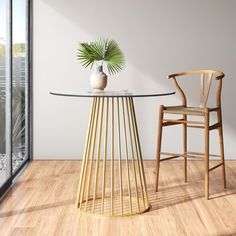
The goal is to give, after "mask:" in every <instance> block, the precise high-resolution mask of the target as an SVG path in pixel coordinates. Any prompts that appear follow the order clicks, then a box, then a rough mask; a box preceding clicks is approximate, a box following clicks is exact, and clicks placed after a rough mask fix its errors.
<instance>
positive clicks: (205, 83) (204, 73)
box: [167, 70, 225, 108]
mask: <svg viewBox="0 0 236 236" xmlns="http://www.w3.org/2000/svg"><path fill="white" fill-rule="evenodd" d="M191 75H199V78H200V105H199V107H201V108H205V107H206V106H207V101H208V97H209V93H210V89H211V83H212V79H215V80H216V81H217V87H216V106H217V107H220V106H221V90H222V79H223V78H224V76H225V75H224V73H223V72H221V71H216V70H192V71H184V72H180V73H175V74H171V75H168V77H167V78H168V79H173V80H174V83H175V86H176V88H177V91H178V92H179V94H180V96H181V98H182V105H183V106H187V98H186V95H185V93H184V90H183V89H182V88H181V87H180V85H179V83H178V82H177V78H178V77H187V76H191Z"/></svg>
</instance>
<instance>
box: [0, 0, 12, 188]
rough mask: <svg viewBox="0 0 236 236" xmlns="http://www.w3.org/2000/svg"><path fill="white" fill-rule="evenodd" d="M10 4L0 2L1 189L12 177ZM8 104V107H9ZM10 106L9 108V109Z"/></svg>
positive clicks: (4, 1)
mask: <svg viewBox="0 0 236 236" xmlns="http://www.w3.org/2000/svg"><path fill="white" fill-rule="evenodd" d="M7 9H8V2H7V0H0V187H2V186H3V185H4V184H5V183H6V182H7V181H8V180H9V179H10V177H11V153H10V152H9V148H10V144H9V131H10V130H9V124H10V123H9V122H10V119H11V118H10V114H9V106H8V105H9V101H10V100H9V81H8V82H7V77H8V76H9V71H10V68H9V58H10V55H9V45H7V41H9V35H8V33H9V30H8V29H7V28H8V23H9V21H8V16H7V12H8V11H7ZM7 104H8V105H7ZM7 106H8V107H7Z"/></svg>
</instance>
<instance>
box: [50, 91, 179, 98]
mask: <svg viewBox="0 0 236 236" xmlns="http://www.w3.org/2000/svg"><path fill="white" fill-rule="evenodd" d="M50 94H52V95H58V96H69V97H156V96H167V95H173V94H175V92H173V91H165V90H163V89H152V90H147V89H146V90H145V89H130V90H129V89H127V90H117V91H112V90H104V91H96V90H92V89H73V90H63V91H59V90H58V91H50Z"/></svg>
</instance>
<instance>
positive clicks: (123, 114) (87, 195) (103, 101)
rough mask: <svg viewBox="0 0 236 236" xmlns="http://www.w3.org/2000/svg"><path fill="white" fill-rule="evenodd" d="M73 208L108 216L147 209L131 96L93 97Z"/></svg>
mask: <svg viewBox="0 0 236 236" xmlns="http://www.w3.org/2000/svg"><path fill="white" fill-rule="evenodd" d="M77 207H78V208H79V209H80V210H81V211H85V212H88V213H92V214H99V215H109V216H128V215H134V214H141V213H143V212H145V211H147V210H148V209H149V208H150V204H149V201H148V195H147V186H146V179H145V174H144V168H143V160H142V153H141V147H140V140H139V134H138V127H137V121H136V115H135V109H134V103H133V98H132V97H95V98H93V104H92V108H91V113H90V121H89V127H88V131H87V138H86V145H85V150H84V156H83V162H82V168H81V175H80V181H79V189H78V196H77Z"/></svg>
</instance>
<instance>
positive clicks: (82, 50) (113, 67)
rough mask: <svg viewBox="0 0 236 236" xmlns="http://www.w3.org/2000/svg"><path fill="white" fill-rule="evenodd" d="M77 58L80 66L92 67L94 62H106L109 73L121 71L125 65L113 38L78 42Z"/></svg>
mask: <svg viewBox="0 0 236 236" xmlns="http://www.w3.org/2000/svg"><path fill="white" fill-rule="evenodd" d="M77 58H78V60H79V61H80V62H81V63H82V66H84V67H88V66H89V65H90V66H91V67H92V66H93V65H94V63H96V62H101V63H102V65H103V62H105V63H106V65H107V69H108V72H109V74H115V73H117V72H119V71H121V70H122V69H123V67H124V65H125V59H124V55H123V53H122V51H121V49H120V48H119V46H118V44H117V43H116V41H114V40H109V39H98V40H95V41H94V42H90V43H80V44H79V48H78V51H77Z"/></svg>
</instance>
